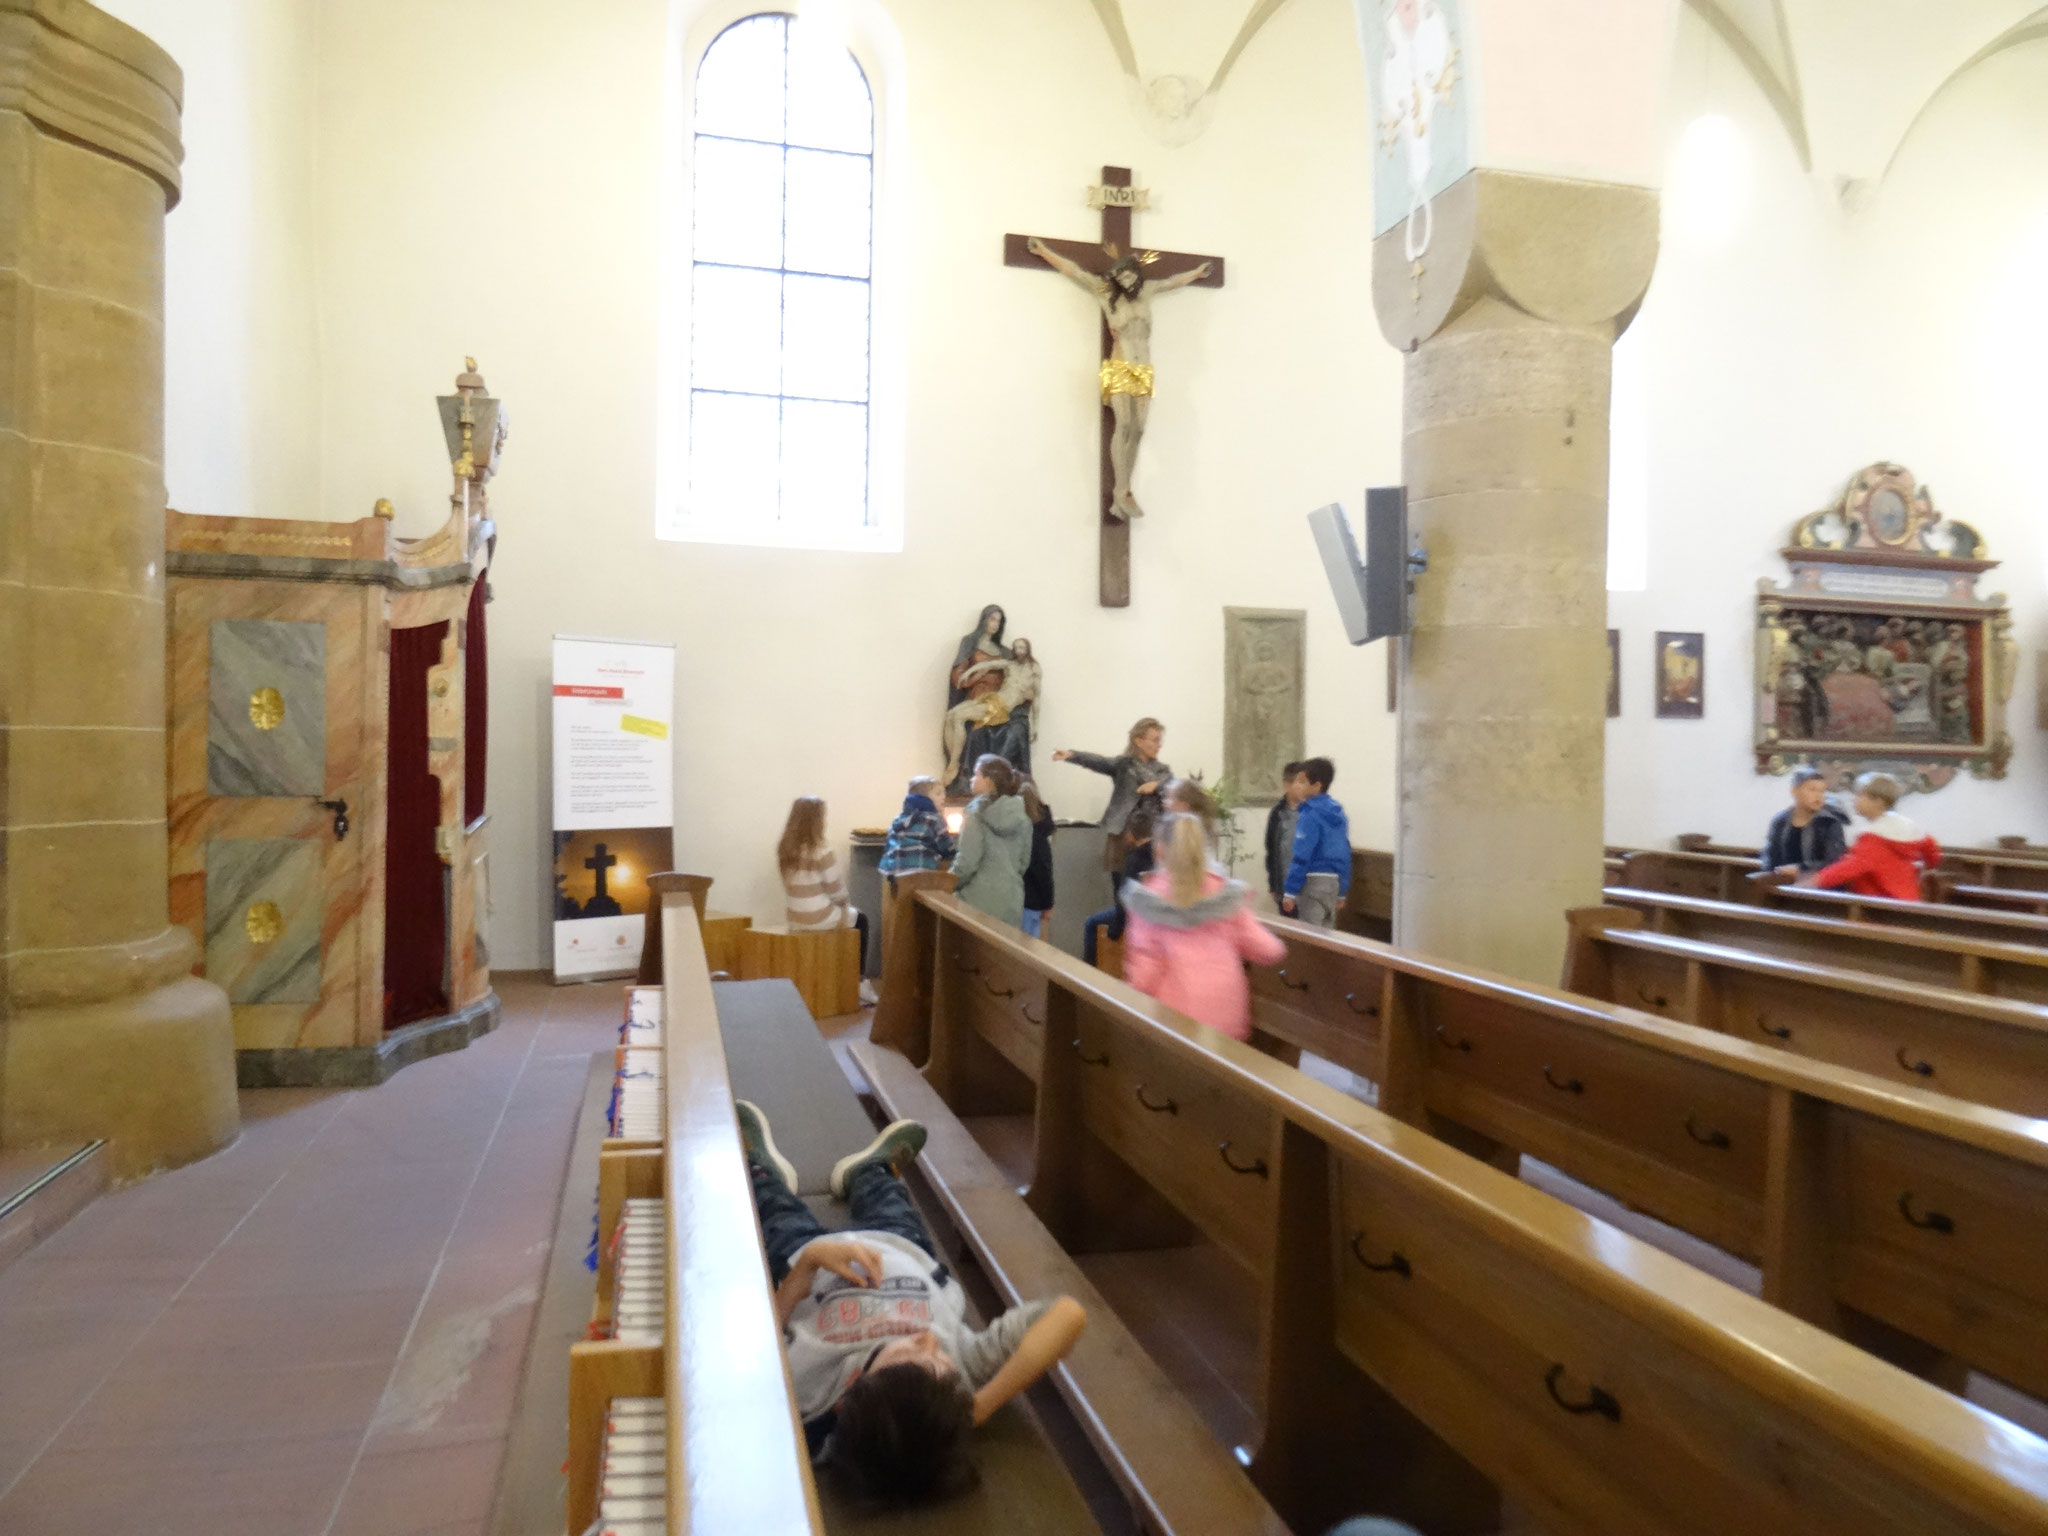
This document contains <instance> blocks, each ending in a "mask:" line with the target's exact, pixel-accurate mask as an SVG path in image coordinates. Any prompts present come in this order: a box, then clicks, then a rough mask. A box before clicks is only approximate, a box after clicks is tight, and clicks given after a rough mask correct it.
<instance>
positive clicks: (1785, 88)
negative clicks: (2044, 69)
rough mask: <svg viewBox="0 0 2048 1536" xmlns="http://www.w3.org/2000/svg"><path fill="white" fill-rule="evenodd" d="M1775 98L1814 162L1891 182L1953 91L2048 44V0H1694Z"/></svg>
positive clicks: (1821, 168) (1797, 144) (1828, 170)
mask: <svg viewBox="0 0 2048 1536" xmlns="http://www.w3.org/2000/svg"><path fill="white" fill-rule="evenodd" d="M1686 3H1687V4H1688V5H1689V6H1690V7H1691V8H1692V10H1693V11H1694V12H1696V13H1697V14H1698V15H1699V16H1700V17H1701V18H1702V19H1703V20H1704V21H1706V23H1707V24H1708V25H1709V26H1711V27H1712V28H1713V29H1714V30H1715V31H1716V32H1717V33H1719V34H1720V36H1721V38H1722V39H1723V40H1724V41H1725V42H1726V43H1727V44H1728V46H1729V47H1730V48H1731V49H1733V50H1734V52H1735V53H1736V55H1737V56H1738V57H1739V58H1740V59H1741V60H1742V62H1743V64H1744V65H1745V66H1746V67H1747V68H1748V70H1749V72H1750V73H1751V74H1752V75H1753V76H1754V77H1755V78H1756V82H1757V84H1758V85H1759V86H1760V87H1761V88H1762V89H1763V92H1764V94H1765V96H1767V97H1768V98H1769V99H1770V102H1771V105H1772V106H1773V107H1774V108H1775V109H1776V111H1777V113H1778V116H1779V118H1780V119H1781V120H1782V121H1783V123H1784V125H1785V131H1786V132H1787V133H1788V134H1789V135H1791V138H1792V143H1793V146H1794V148H1795V149H1797V151H1798V152H1799V156H1800V159H1801V160H1802V162H1804V164H1805V165H1806V167H1807V169H1809V170H1812V171H1818V172H1821V173H1823V174H1825V175H1832V176H1838V177H1842V178H1844V179H1845V180H1849V181H1875V180H1879V179H1882V177H1883V176H1884V173H1885V170H1886V169H1887V168H1888V167H1889V166H1890V165H1891V162H1892V159H1893V157H1894V156H1895V155H1896V154H1897V153H1898V150H1899V146H1900V145H1901V144H1903V143H1905V141H1906V138H1907V136H1908V135H1909V134H1910V133H1911V132H1912V131H1913V125H1914V124H1915V123H1916V122H1918V121H1919V120H1920V117H1921V115H1922V114H1923V113H1924V112H1925V111H1926V110H1927V107H1928V106H1929V104H1930V103H1932V102H1933V101H1934V99H1935V98H1936V97H1938V96H1939V95H1940V94H1941V93H1942V92H1943V91H1945V90H1947V89H1948V88H1949V86H1951V85H1952V84H1954V83H1955V82H1956V81H1957V80H1959V79H1960V78H1961V77H1962V76H1964V75H1965V74H1967V73H1968V72H1969V71H1970V70H1972V69H1974V68H1975V67H1976V66H1977V65H1979V64H1981V63H1983V62H1984V61H1985V60H1986V59H1989V58H1992V57H1994V56H1995V55H1997V54H1999V53H2002V52H2004V51H2005V50H2006V49H2008V48H2014V47H2018V46H2020V45H2022V44H2025V43H2031V42H2039V41H2043V40H2048V5H2044V4H2042V3H2040V0H1686Z"/></svg>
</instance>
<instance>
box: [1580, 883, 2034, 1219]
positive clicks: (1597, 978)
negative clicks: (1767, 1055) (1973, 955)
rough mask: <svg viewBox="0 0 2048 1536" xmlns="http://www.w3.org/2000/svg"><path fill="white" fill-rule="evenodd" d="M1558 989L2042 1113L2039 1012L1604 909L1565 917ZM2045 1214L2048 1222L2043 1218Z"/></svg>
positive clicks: (1973, 1098)
mask: <svg viewBox="0 0 2048 1536" xmlns="http://www.w3.org/2000/svg"><path fill="white" fill-rule="evenodd" d="M1567 916H1568V919H1569V921H1570V923H1571V926H1572V941H1571V945H1570V947H1569V949H1568V950H1567V952H1566V958H1565V974H1564V985H1565V987H1566V989H1567V990H1568V991H1572V992H1581V993H1584V994H1585V995H1586V996H1588V997H1597V998H1600V999H1601V1000H1602V1001H1604V1002H1610V1003H1620V1004H1621V1005H1623V1006H1624V1007H1628V1008H1641V1009H1644V1010H1646V1011H1647V1012H1650V1013H1655V1014H1658V1015H1661V1016H1662V1017H1664V1018H1667V1019H1678V1020H1681V1021H1683V1022H1685V1023H1688V1024H1698V1025H1700V1026H1702V1027H1704V1028H1707V1029H1712V1030H1717V1031H1719V1032H1721V1033H1723V1034H1729V1035H1734V1036H1736V1037H1738V1038H1740V1039H1743V1040H1746V1041H1749V1042H1750V1043H1752V1044H1757V1045H1770V1046H1775V1047H1778V1048H1780V1049H1783V1050H1787V1051H1792V1052H1795V1053H1797V1054H1799V1055H1802V1056H1807V1057H1811V1058H1812V1059H1814V1060H1816V1061H1825V1062H1831V1063H1833V1064H1835V1065H1837V1066H1843V1067H1852V1068H1855V1069H1856V1070H1858V1071H1862V1072H1869V1073H1872V1074H1873V1075H1875V1076H1878V1077H1881V1078H1885V1079H1888V1080H1890V1081H1892V1082H1895V1083H1898V1084H1901V1085H1908V1084H1911V1085H1916V1086H1919V1087H1924V1088H1933V1089H1935V1090H1937V1091H1938V1092H1941V1093H1946V1094H1952V1095H1954V1096H1955V1097H1957V1098H1960V1099H1968V1100H1970V1101H1971V1102H1972V1103H1976V1104H1988V1105H1990V1106H1991V1107H1992V1108H1994V1109H2005V1110H2010V1111H2012V1112H2013V1113H2014V1114H2020V1115H2030V1116H2041V1115H2048V1008H2044V1007H2043V1006H2041V1005H2040V1004H2036V1003H2029V1002H2021V1001H2017V1000H2014V999H2011V998H2004V997H1991V996H1986V995H1985V994H1983V993H1974V992H1961V991H1956V990H1954V989H1952V988H1948V987H1933V986H1927V985H1925V984H1922V983H1919V982H1912V981H1902V980H1899V979H1897V978H1896V977H1892V976H1887V975H1875V974H1872V973H1870V972H1868V971H1855V970H1847V969H1844V968H1842V967H1840V966H1832V965H1819V964H1815V963H1813V962H1810V961H1804V960H1794V959H1788V958H1785V957H1783V956H1779V955H1768V954H1759V953H1755V952H1752V951H1749V950H1745V949H1734V948H1731V947H1729V946H1728V945H1725V944H1709V943H1702V942H1700V941H1699V940H1696V939H1685V938H1678V937H1676V936H1674V935H1670V934H1661V933H1651V932H1648V931H1646V930H1644V929H1642V928H1640V927H1638V926H1636V924H1638V923H1639V922H1640V920H1641V919H1640V915H1639V914H1634V913H1625V912H1622V911H1620V910H1618V909H1616V908H1613V907H1585V908H1581V909H1580V910H1578V911H1576V912H1572V913H1569V914H1567ZM2044 1214H2048V1213H2044Z"/></svg>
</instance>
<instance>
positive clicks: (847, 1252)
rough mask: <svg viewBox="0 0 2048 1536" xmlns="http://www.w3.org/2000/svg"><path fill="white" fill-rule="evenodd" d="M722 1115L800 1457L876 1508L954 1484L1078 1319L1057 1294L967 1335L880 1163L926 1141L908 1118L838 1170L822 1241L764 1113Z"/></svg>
mask: <svg viewBox="0 0 2048 1536" xmlns="http://www.w3.org/2000/svg"><path fill="white" fill-rule="evenodd" d="M734 1108H735V1109H736V1110H737V1112H738V1115H739V1125H740V1137H741V1140H742V1141H744V1142H745V1144H746V1148H747V1172H748V1175H749V1176H750V1177H751V1179H752V1181H753V1186H754V1210H755V1213H756V1214H757V1215H758V1216H759V1217H760V1221H761V1237H762V1243H763V1246H764V1247H765V1248H766V1250H767V1254H768V1272H769V1278H770V1279H771V1280H773V1281H774V1283H775V1316H776V1320H777V1321H778V1322H779V1323H780V1324H781V1325H782V1333H783V1342H784V1348H785V1349H786V1350H787V1352H788V1355H789V1373H790V1376H791V1378H792V1380H793V1381H794V1382H795V1386H796V1401H797V1409H798V1411H799V1412H800V1413H801V1414H802V1415H803V1421H804V1435H805V1438H806V1439H807V1440H808V1441H809V1443H810V1447H811V1453H812V1455H813V1456H814V1457H819V1458H821V1459H824V1460H827V1461H829V1462H830V1463H831V1464H832V1465H834V1466H836V1467H838V1468H840V1469H841V1470H842V1471H843V1472H845V1473H846V1474H847V1475H848V1477H849V1478H850V1480H851V1481H852V1482H854V1483H855V1484H856V1485H857V1486H858V1491H859V1492H861V1493H863V1494H865V1495H866V1496H868V1497H869V1498H872V1499H875V1500H878V1501H880V1502H883V1503H888V1504H909V1503H916V1502H918V1501H920V1500H924V1499H931V1498H937V1497H942V1496H944V1495H946V1494H948V1493H952V1492H956V1491H958V1490H959V1489H961V1488H964V1487H966V1486H967V1485H969V1484H970V1483H971V1482H972V1481H973V1477H974V1471H973V1466H972V1464H971V1463H970V1462H969V1460H968V1457H967V1442H968V1437H969V1431H970V1430H972V1429H973V1427H974V1426H975V1425H978V1424H982V1423H985V1422H986V1421H987V1420H988V1418H989V1417H990V1415H992V1414H993V1413H994V1412H995V1411H996V1410H997V1409H998V1408H1000V1407H1002V1406H1003V1404H1005V1403H1007V1402H1008V1401H1009V1400H1010V1399H1011V1398H1013V1397H1015V1396H1016V1395H1017V1394H1018V1393H1019V1392H1022V1391H1023V1390H1024V1389H1025V1388H1026V1387H1028V1386H1030V1385H1031V1384H1032V1383H1033V1382H1034V1381H1037V1380H1038V1378H1039V1377H1041V1376H1043V1375H1044V1374H1045V1373H1046V1372H1047V1371H1049V1370H1051V1369H1052V1368H1053V1366H1054V1365H1056V1364H1057V1363H1058V1362H1059V1360H1060V1358H1061V1357H1062V1356H1063V1355H1065V1354H1066V1352H1067V1351H1068V1350H1070V1349H1072V1348H1073V1347H1074V1341H1075V1340H1076V1339H1078V1338H1080V1336H1081V1330H1082V1329H1083V1328H1084V1327H1086V1326H1087V1322H1088V1314H1087V1313H1086V1312H1085V1311H1084V1310H1082V1307H1081V1304H1080V1303H1079V1302H1077V1301H1075V1300H1074V1299H1073V1298H1072V1297H1070V1296H1061V1297H1058V1298H1056V1299H1054V1300H1051V1301H1033V1302H1027V1303H1025V1304H1024V1305H1023V1306H1019V1307H1012V1308H1011V1309H1010V1310H1009V1311H1007V1312H1005V1313H1004V1314H1003V1315H1002V1316H1001V1317H998V1318H997V1319H996V1320H995V1321H994V1322H993V1323H991V1324H989V1326H988V1327H986V1328H984V1329H982V1330H980V1331H979V1332H976V1331H975V1330H973V1329H971V1328H969V1327H968V1326H967V1323H966V1317H965V1313H966V1299H965V1297H964V1296H963V1295H962V1294H961V1290H960V1285H959V1282H958V1281H956V1280H955V1279H954V1278H953V1277H952V1275H951V1274H950V1273H949V1272H948V1271H947V1269H946V1266H945V1265H944V1264H943V1263H942V1262H941V1261H940V1259H939V1256H938V1251H937V1248H936V1246H935V1245H934V1244H933V1242H932V1238H931V1233H930V1232H929V1231H927V1230H926V1228H925V1224H924V1221H923V1220H922V1218H920V1217H919V1216H918V1214H917V1208H916V1207H915V1206H913V1205H912V1204H911V1203H910V1192H909V1191H908V1190H907V1189H905V1188H904V1187H903V1181H902V1180H901V1179H899V1178H898V1177H897V1176H896V1174H895V1171H894V1168H893V1166H892V1165H893V1164H895V1163H896V1162H898V1161H908V1160H909V1159H910V1158H912V1157H914V1156H916V1155H917V1152H918V1150H919V1149H920V1148H922V1147H923V1146H924V1142H925V1129H924V1127H923V1126H922V1125H919V1124H918V1123H917V1122H916V1121H914V1120H898V1121H896V1122H895V1123H894V1124H892V1125H889V1126H887V1127H885V1128H884V1129H883V1130H882V1132H881V1134H879V1135H878V1136H876V1137H875V1139H874V1140H873V1141H872V1142H870V1143H869V1144H868V1145H867V1146H865V1147H863V1148H862V1149H861V1150H860V1151H858V1152H853V1153H849V1154H848V1155H847V1156H845V1157H843V1158H841V1159H840V1160H839V1162H838V1163H837V1164H836V1165H834V1167H833V1169H832V1181H831V1183H832V1193H833V1194H834V1195H835V1196H837V1197H838V1198H839V1199H841V1200H844V1201H846V1202H847V1204H848V1206H850V1207H851V1209H852V1213H853V1223H852V1225H851V1227H849V1228H848V1229H847V1230H846V1231H844V1232H838V1233H833V1232H828V1231H827V1230H826V1228H825V1226H824V1225H823V1223H821V1222H820V1221H819V1220H818V1218H817V1217H815V1216H813V1215H812V1214H811V1211H810V1208H809V1207H808V1206H806V1205H805V1204H804V1203H803V1201H802V1200H800V1199H799V1198H798V1197H797V1195H796V1192H795V1191H796V1184H797V1176H796V1169H795V1168H794V1167H793V1166H791V1164H790V1162H789V1160H788V1159H787V1158H785V1157H784V1156H783V1155H782V1153H781V1152H780V1151H779V1150H777V1148H776V1145H775V1137H774V1134H773V1132H772V1131H771V1130H770V1129H769V1125H768V1117H767V1116H766V1115H765V1114H763V1113H762V1112H761V1110H760V1107H759V1106H758V1105H754V1104H750V1103H748V1102H746V1101H745V1100H744V1099H742V1100H739V1101H738V1102H737V1103H736V1104H735V1105H734Z"/></svg>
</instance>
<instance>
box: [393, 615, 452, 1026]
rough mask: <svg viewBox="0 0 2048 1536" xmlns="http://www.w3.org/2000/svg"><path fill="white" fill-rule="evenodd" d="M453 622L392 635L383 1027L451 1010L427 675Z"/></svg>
mask: <svg viewBox="0 0 2048 1536" xmlns="http://www.w3.org/2000/svg"><path fill="white" fill-rule="evenodd" d="M447 638H448V622H447V620H445V619H444V620H442V621H441V622H440V623H439V624H428V625H426V626H424V627H423V628H419V629H394V630H392V631H391V735H390V753H391V757H390V763H389V773H388V774H387V777H386V789H385V805H386V814H385V828H384V1027H385V1028H386V1029H396V1028H398V1027H399V1026H400V1025H401V1024H410V1023H412V1022H413V1021H414V1020H416V1019H427V1018H432V1017H433V1016H434V1015H435V1014H440V1013H446V1012H447V1011H448V987H447V981H446V975H447V967H448V894H447V890H448V888H447V866H446V865H444V864H443V863H442V862H441V855H440V854H439V853H438V852H437V851H436V850H435V848H434V834H435V832H436V831H437V830H438V829H439V827H440V824H441V781H440V780H439V779H437V778H435V777H434V775H433V774H431V773H429V772H428V771H427V669H428V668H429V667H432V666H434V665H435V664H436V663H438V662H439V661H440V659H441V646H442V644H443V642H445V641H446V639H447Z"/></svg>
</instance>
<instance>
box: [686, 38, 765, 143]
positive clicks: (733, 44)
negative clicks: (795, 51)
mask: <svg viewBox="0 0 2048 1536" xmlns="http://www.w3.org/2000/svg"><path fill="white" fill-rule="evenodd" d="M787 25H788V24H787V23H786V22H785V21H784V20H783V19H782V18H781V17H780V16H750V17H748V18H747V19H746V20H745V21H742V22H739V23H737V24H735V25H733V26H730V27H727V28H726V29H725V30H724V31H723V32H721V33H719V34H718V39H717V41H716V42H714V43H712V45H711V46H710V47H709V48H707V49H705V50H704V62H703V63H702V64H700V65H698V66H697V91H696V112H697V121H696V125H695V126H696V129H697V132H699V133H724V134H731V135H732V136H733V137H735V138H741V139H770V140H775V141H778V142H779V141H780V140H781V138H782V102H783V90H782V60H783V43H782V39H783V33H784V29H785V27H786V26H787Z"/></svg>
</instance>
